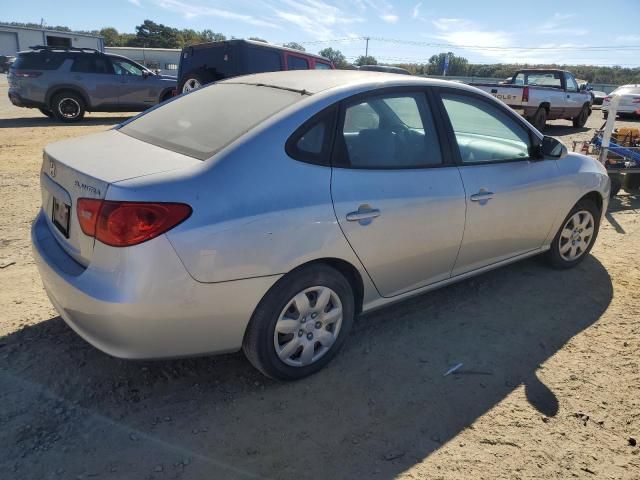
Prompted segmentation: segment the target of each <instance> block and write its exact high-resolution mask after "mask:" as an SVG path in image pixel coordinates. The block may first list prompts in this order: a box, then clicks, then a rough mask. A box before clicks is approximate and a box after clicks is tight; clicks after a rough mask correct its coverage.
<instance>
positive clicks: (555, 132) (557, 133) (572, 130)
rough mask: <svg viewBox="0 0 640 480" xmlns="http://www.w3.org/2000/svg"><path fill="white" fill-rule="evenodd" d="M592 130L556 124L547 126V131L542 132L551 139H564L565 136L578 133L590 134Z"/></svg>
mask: <svg viewBox="0 0 640 480" xmlns="http://www.w3.org/2000/svg"><path fill="white" fill-rule="evenodd" d="M589 130H591V129H590V128H587V127H581V128H576V127H574V126H573V125H570V124H569V125H555V124H547V126H546V127H545V129H544V130H543V131H542V133H544V134H545V135H548V136H550V137H562V136H564V135H575V134H577V133H583V132H588V131H589Z"/></svg>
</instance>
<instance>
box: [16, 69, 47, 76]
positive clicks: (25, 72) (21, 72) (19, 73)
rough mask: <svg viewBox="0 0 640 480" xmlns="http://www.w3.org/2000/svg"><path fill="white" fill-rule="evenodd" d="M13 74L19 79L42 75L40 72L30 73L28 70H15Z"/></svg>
mask: <svg viewBox="0 0 640 480" xmlns="http://www.w3.org/2000/svg"><path fill="white" fill-rule="evenodd" d="M13 74H14V75H15V76H16V77H20V78H36V77H39V76H40V75H42V72H30V71H28V70H15V71H14V72H13Z"/></svg>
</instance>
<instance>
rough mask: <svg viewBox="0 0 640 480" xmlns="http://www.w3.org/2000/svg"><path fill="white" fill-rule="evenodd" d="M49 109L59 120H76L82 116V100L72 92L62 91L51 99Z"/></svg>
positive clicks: (83, 111) (69, 121)
mask: <svg viewBox="0 0 640 480" xmlns="http://www.w3.org/2000/svg"><path fill="white" fill-rule="evenodd" d="M51 110H52V111H53V115H54V116H55V118H57V119H58V120H60V121H61V122H68V123H71V122H77V121H78V120H81V119H82V117H84V113H85V106H84V100H83V99H82V97H81V96H80V95H78V94H77V93H74V92H62V93H59V94H57V95H56V96H54V97H53V99H52V100H51Z"/></svg>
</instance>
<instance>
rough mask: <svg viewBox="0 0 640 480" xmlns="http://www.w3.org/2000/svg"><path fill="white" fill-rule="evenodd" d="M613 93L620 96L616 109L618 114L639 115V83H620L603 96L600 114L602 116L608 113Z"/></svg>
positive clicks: (605, 116)
mask: <svg viewBox="0 0 640 480" xmlns="http://www.w3.org/2000/svg"><path fill="white" fill-rule="evenodd" d="M613 95H619V96H620V103H619V104H618V110H617V111H616V113H617V114H618V115H629V116H636V117H640V84H635V85H622V86H621V87H618V88H616V89H615V90H614V91H613V92H611V93H610V94H609V95H607V96H606V97H604V100H603V101H602V115H603V116H604V118H607V116H608V115H609V105H610V104H611V97H612V96H613Z"/></svg>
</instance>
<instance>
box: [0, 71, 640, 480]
mask: <svg viewBox="0 0 640 480" xmlns="http://www.w3.org/2000/svg"><path fill="white" fill-rule="evenodd" d="M6 88H7V87H6V80H5V78H4V76H2V77H0V198H1V199H2V207H1V209H0V242H1V249H0V267H2V268H1V269H0V306H1V308H2V309H1V310H0V312H1V313H0V472H1V473H0V478H3V479H5V478H6V479H38V480H42V479H50V478H51V479H84V478H106V479H165V478H167V479H168V478H180V479H235V478H274V479H294V478H295V479H326V478H331V479H334V480H338V479H369V478H372V479H392V478H399V479H418V478H420V479H533V478H536V479H538V478H558V479H567V478H585V479H587V478H588V479H594V478H597V479H640V447H639V446H632V444H633V443H634V440H633V439H637V440H640V362H639V361H638V352H639V349H640V315H639V314H640V293H639V292H640V269H639V265H640V221H639V219H640V215H639V214H640V198H638V197H632V196H629V195H626V194H624V195H621V196H620V197H618V198H617V199H615V200H614V201H613V203H612V205H611V208H610V212H609V214H608V215H607V219H606V221H605V222H604V224H603V225H602V227H601V231H600V237H599V239H598V242H597V244H596V246H595V248H594V250H593V253H592V255H591V256H590V257H589V258H588V259H586V261H585V262H583V263H582V264H581V265H580V266H579V267H578V268H576V269H574V270H571V271H565V272H558V271H555V270H551V269H549V268H547V267H546V266H545V264H544V263H543V262H542V261H540V259H531V260H528V261H524V262H522V263H519V264H516V265H512V266H509V267H506V268H502V269H499V270H497V271H494V272H491V273H488V274H485V275H483V276H481V277H478V278H475V279H472V280H468V281H464V282H462V283H458V284H456V285H454V286H451V287H448V288H445V289H442V290H439V291H435V292H432V293H429V294H426V295H423V296H421V297H419V298H416V299H414V300H411V301H408V302H405V303H403V304H401V305H397V306H393V307H390V308H387V309H385V310H382V311H378V312H377V313H374V314H371V315H368V316H365V317H362V318H360V319H358V320H357V322H356V325H355V328H354V330H353V333H352V334H351V338H350V339H349V342H348V343H347V345H346V347H345V349H344V350H343V351H342V352H341V354H340V355H339V356H338V357H337V358H336V360H335V361H334V362H333V363H332V364H331V365H330V366H329V368H327V369H325V370H324V371H322V372H321V373H319V374H318V375H315V376H314V377H312V378H309V379H307V380H304V381H301V382H298V383H291V384H283V383H277V382H273V381H269V380H266V379H265V378H263V377H262V376H260V375H259V374H258V373H257V372H256V371H255V370H253V368H252V367H251V366H250V365H249V363H248V362H247V361H246V360H245V359H244V358H243V356H242V355H241V354H234V355H226V356H221V357H215V358H199V359H188V360H175V361H164V362H127V361H121V360H117V359H113V358H111V357H108V356H107V355H105V354H103V353H101V352H99V351H98V350H96V349H94V348H93V347H91V346H89V345H88V344H86V343H85V342H84V341H83V340H81V339H80V338H79V337H78V336H77V335H76V334H74V333H73V332H72V331H71V330H70V329H69V328H68V327H67V326H66V325H65V324H64V322H63V321H62V320H61V319H60V318H59V317H58V316H57V314H56V312H55V310H54V309H53V307H52V306H51V304H50V303H49V301H48V299H47V297H46V295H45V293H44V291H43V289H42V286H41V282H40V279H39V277H38V274H37V272H36V268H35V265H34V262H33V260H32V256H31V250H30V244H29V227H30V224H31V221H32V219H33V218H34V216H35V214H36V212H37V210H38V208H39V204H40V196H39V195H40V194H39V186H38V172H39V168H40V162H41V158H42V154H41V151H42V148H43V146H44V145H45V144H47V143H49V142H53V141H55V140H59V139H63V138H69V137H74V136H78V135H84V134H86V133H89V132H94V131H98V130H104V129H106V128H109V127H110V126H111V125H113V124H114V123H117V122H118V121H120V120H121V119H122V118H125V117H126V115H124V116H123V115H111V114H92V115H89V116H88V121H86V122H83V123H81V124H78V125H74V126H66V125H61V124H57V123H54V122H53V121H51V120H49V119H47V118H45V117H44V116H42V115H41V114H40V113H39V112H38V111H36V110H27V109H18V108H14V107H12V106H11V105H10V104H9V103H8V100H7V96H6ZM552 123H553V125H552V126H550V127H549V128H548V130H547V132H546V133H547V134H550V135H554V136H557V137H559V138H561V139H562V140H563V141H565V142H566V143H568V144H570V141H571V140H572V139H588V138H590V136H591V134H592V130H591V128H593V127H595V126H599V125H600V124H601V123H602V116H601V113H600V112H599V111H595V112H594V114H593V115H592V117H591V119H590V120H589V123H588V127H589V128H584V129H581V130H580V131H577V132H576V130H574V129H573V128H571V127H570V124H569V123H568V122H565V121H557V122H552ZM636 125H639V124H636ZM90 154H91V152H87V155H90ZM532 208H535V205H532ZM458 363H463V367H462V368H461V369H460V370H459V371H458V372H457V373H456V374H453V375H448V376H443V373H444V372H446V371H447V370H448V369H449V368H450V367H452V366H453V365H456V364H458Z"/></svg>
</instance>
